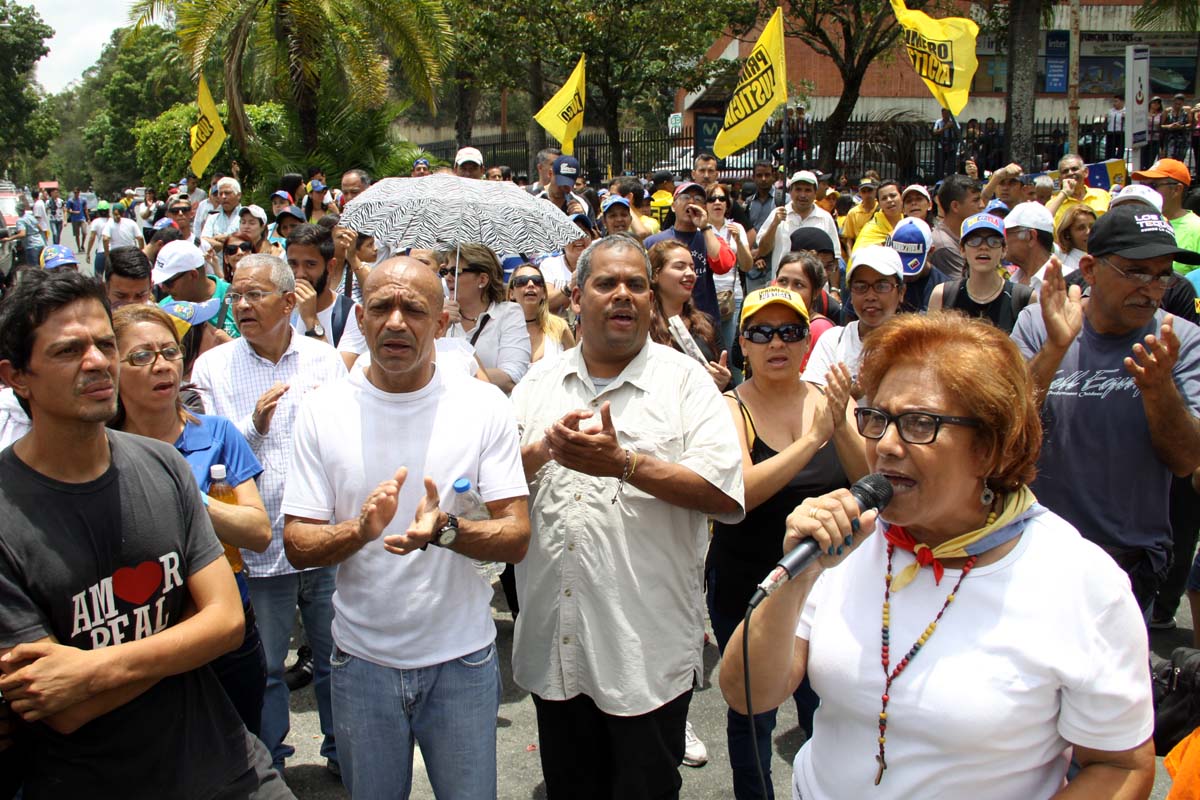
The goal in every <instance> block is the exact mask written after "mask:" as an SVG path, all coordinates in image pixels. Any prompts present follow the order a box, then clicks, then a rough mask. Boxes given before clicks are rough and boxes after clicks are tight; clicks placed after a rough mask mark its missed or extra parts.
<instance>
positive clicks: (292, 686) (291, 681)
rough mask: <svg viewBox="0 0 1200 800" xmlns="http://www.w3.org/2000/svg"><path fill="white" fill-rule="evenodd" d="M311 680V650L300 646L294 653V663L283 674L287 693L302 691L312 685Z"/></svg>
mask: <svg viewBox="0 0 1200 800" xmlns="http://www.w3.org/2000/svg"><path fill="white" fill-rule="evenodd" d="M312 679H313V654H312V648H311V647H309V646H308V645H306V644H303V645H300V649H299V650H297V651H296V663H295V664H292V665H291V666H290V667H288V668H287V670H286V671H285V672H284V673H283V682H284V683H286V684H287V687H288V691H291V692H294V691H296V690H297V689H303V688H304V687H305V686H308V685H309V684H310V683H312Z"/></svg>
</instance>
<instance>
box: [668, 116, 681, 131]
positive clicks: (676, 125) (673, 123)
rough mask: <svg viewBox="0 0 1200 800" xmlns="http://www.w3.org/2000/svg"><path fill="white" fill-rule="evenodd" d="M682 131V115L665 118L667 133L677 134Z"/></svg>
mask: <svg viewBox="0 0 1200 800" xmlns="http://www.w3.org/2000/svg"><path fill="white" fill-rule="evenodd" d="M681 130H683V114H680V113H675V114H672V115H671V116H669V117H667V132H668V133H679V132H680V131H681Z"/></svg>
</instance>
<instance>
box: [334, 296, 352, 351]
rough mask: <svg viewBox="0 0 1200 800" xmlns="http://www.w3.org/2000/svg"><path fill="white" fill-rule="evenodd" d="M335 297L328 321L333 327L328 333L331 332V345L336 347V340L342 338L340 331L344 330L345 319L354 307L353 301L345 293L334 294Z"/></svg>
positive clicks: (338, 340)
mask: <svg viewBox="0 0 1200 800" xmlns="http://www.w3.org/2000/svg"><path fill="white" fill-rule="evenodd" d="M334 297H335V298H336V299H335V301H334V304H333V313H332V314H331V315H330V319H329V323H330V327H332V328H333V330H332V331H330V333H332V334H333V346H334V347H337V346H338V342H340V341H341V340H342V333H343V332H344V331H345V330H346V320H347V319H349V317H350V312H351V311H352V310H353V309H354V301H353V300H351V299H350V298H349V297H346V296H345V295H340V294H339V295H334Z"/></svg>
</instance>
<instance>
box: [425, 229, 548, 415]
mask: <svg viewBox="0 0 1200 800" xmlns="http://www.w3.org/2000/svg"><path fill="white" fill-rule="evenodd" d="M445 252H446V266H444V267H442V268H441V269H440V270H439V274H441V276H442V277H443V278H445V280H446V285H447V287H448V288H449V291H450V299H449V300H447V301H446V310H447V311H449V312H450V327H449V328H448V329H447V330H446V336H448V337H452V338H456V339H466V340H467V342H469V343H470V345H471V347H473V348H475V355H476V356H478V358H479V363H481V364H483V368H484V371H485V372H487V376H488V380H489V381H491V382H492V383H494V384H496V385H497V386H499V387H500V388H501V389H502V390H503V391H504V393H505V394H509V393H511V392H512V390H513V387H514V386H516V385H517V381H519V380H521V378H523V377H525V373H526V372H527V371H528V370H529V359H530V347H529V334H528V333H527V332H526V330H525V312H524V310H523V309H522V308H521V307H520V306H519V305H517V304H516V303H513V302H510V301H507V300H505V299H504V277H503V276H504V272H503V270H502V269H501V267H500V260H499V259H498V258H496V254H495V253H493V252H492V251H491V249H490V248H488V247H486V246H484V245H482V244H463V245H459V246H458V247H456V248H455V249H453V250H446V251H445Z"/></svg>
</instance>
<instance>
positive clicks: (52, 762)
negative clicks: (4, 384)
mask: <svg viewBox="0 0 1200 800" xmlns="http://www.w3.org/2000/svg"><path fill="white" fill-rule="evenodd" d="M108 437H109V444H110V449H111V452H112V464H111V465H110V467H109V469H108V470H107V471H106V472H105V473H104V474H103V475H101V476H100V477H99V478H97V479H96V480H94V481H89V482H87V483H80V484H68V483H61V482H59V481H56V480H53V479H51V478H48V477H46V476H44V475H42V474H40V473H38V472H35V471H34V470H32V469H30V468H29V467H28V466H27V465H25V464H24V463H23V462H22V461H21V460H20V459H19V458H17V456H16V455H15V453H14V452H13V449H12V448H11V447H9V448H8V449H6V450H4V451H3V452H2V453H0V519H2V520H4V522H3V524H2V525H0V609H3V612H2V613H0V649H7V648H11V647H15V646H16V645H18V644H21V643H23V642H32V641H36V640H38V639H42V638H45V637H46V636H53V637H54V638H55V639H56V640H57V641H59V642H60V643H62V644H68V645H71V646H73V647H78V648H80V649H83V650H93V649H96V648H100V647H108V646H112V645H116V644H119V643H121V642H124V641H131V640H136V639H142V638H145V637H147V636H150V635H152V634H154V633H157V632H159V631H161V630H163V629H165V628H169V627H171V626H172V625H175V624H177V623H178V622H179V621H180V619H181V618H182V615H183V613H184V609H185V606H186V605H187V602H188V591H187V585H186V582H187V580H188V578H189V577H191V576H192V575H193V574H195V573H196V572H198V571H199V570H200V569H201V568H203V567H205V566H207V565H208V564H210V563H212V562H213V561H214V560H215V559H218V558H221V557H222V555H223V551H222V548H221V545H220V543H219V542H218V540H217V538H216V535H215V534H214V533H213V529H212V524H211V523H210V522H209V519H208V514H207V512H206V511H205V509H204V506H203V503H202V502H201V498H200V492H199V489H198V488H197V486H196V482H195V479H194V478H193V477H192V474H191V470H190V469H189V467H188V465H187V462H186V461H184V460H183V457H182V456H180V455H179V453H178V452H176V450H175V448H173V447H171V446H170V445H167V444H164V443H162V442H158V441H155V440H152V439H146V438H143V437H141V436H133V435H131V434H125V433H121V432H119V431H109V432H108ZM18 735H19V737H20V738H21V739H22V740H24V745H25V749H26V752H28V753H29V758H28V760H27V762H26V764H25V767H26V773H25V788H24V796H25V797H26V798H27V799H28V800H38V799H39V798H52V797H53V798H62V797H83V796H91V797H116V796H123V797H172V798H193V797H194V798H202V797H211V796H213V795H214V794H215V793H216V792H217V790H218V789H219V788H220V787H223V786H225V785H227V784H229V783H230V782H231V781H232V780H233V779H234V778H236V777H237V776H239V775H241V774H243V773H244V772H246V770H247V769H249V768H250V765H251V762H250V750H251V747H252V744H253V741H252V739H250V737H249V734H248V733H247V732H246V729H245V727H244V726H243V725H242V723H241V721H240V720H239V718H238V716H237V713H236V712H235V711H234V708H233V706H232V704H231V703H230V702H229V699H228V697H227V696H226V695H225V692H224V691H223V690H222V688H221V686H220V684H219V683H218V681H217V679H216V676H215V675H214V674H213V672H212V670H211V669H209V668H208V667H207V666H205V667H202V668H200V669H198V670H193V671H192V672H187V673H184V674H182V675H175V676H171V677H168V678H164V679H162V680H160V681H159V682H158V683H157V684H155V685H154V686H153V687H151V688H150V689H149V690H147V691H146V692H144V693H143V694H141V695H140V696H139V697H137V698H135V699H134V700H132V701H130V702H129V703H126V704H125V705H124V706H121V707H120V708H117V709H115V710H113V711H111V712H109V713H108V714H105V715H103V716H101V717H98V718H96V719H94V720H92V721H91V722H89V723H87V724H86V725H84V726H83V727H81V728H80V729H79V730H77V731H75V732H74V733H72V734H69V735H61V734H58V733H56V732H55V731H53V730H52V729H51V728H49V727H48V726H46V725H44V724H42V723H33V724H29V725H22V726H21V727H20V729H19V731H18Z"/></svg>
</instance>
